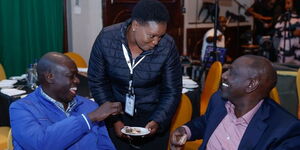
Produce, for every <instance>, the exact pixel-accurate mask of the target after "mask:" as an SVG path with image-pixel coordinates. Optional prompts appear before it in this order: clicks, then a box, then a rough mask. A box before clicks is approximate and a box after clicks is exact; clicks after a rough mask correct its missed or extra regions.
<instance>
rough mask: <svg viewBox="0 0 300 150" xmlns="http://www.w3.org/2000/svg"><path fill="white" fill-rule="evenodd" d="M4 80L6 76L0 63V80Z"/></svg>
mask: <svg viewBox="0 0 300 150" xmlns="http://www.w3.org/2000/svg"><path fill="white" fill-rule="evenodd" d="M4 79H6V74H5V70H4V68H3V66H2V64H1V63H0V80H4Z"/></svg>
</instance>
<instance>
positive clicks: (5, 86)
mask: <svg viewBox="0 0 300 150" xmlns="http://www.w3.org/2000/svg"><path fill="white" fill-rule="evenodd" d="M13 87H14V85H11V84H0V88H2V89H4V88H13Z"/></svg>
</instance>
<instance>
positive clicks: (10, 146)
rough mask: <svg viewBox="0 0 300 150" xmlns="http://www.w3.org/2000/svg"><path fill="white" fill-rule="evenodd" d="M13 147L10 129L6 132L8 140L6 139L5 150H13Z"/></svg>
mask: <svg viewBox="0 0 300 150" xmlns="http://www.w3.org/2000/svg"><path fill="white" fill-rule="evenodd" d="M13 149H14V146H13V143H12V135H11V129H10V130H9V132H8V138H7V150H13Z"/></svg>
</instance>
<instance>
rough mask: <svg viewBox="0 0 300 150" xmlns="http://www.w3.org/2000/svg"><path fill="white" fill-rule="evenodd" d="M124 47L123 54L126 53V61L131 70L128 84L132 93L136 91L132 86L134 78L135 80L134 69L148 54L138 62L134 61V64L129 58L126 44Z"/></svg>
mask: <svg viewBox="0 0 300 150" xmlns="http://www.w3.org/2000/svg"><path fill="white" fill-rule="evenodd" d="M122 48H123V54H124V57H125V60H126V63H127V65H128V68H129V71H130V79H129V86H128V90H129V92H130V94H134V91H133V87H132V80H133V69H134V68H135V67H136V66H137V65H138V64H139V63H140V62H141V61H142V60H143V59H144V58H145V57H146V55H144V56H143V57H142V58H141V59H140V60H139V61H138V62H136V63H135V62H134V61H132V64H131V61H130V58H129V54H128V51H127V49H126V47H125V46H124V44H122Z"/></svg>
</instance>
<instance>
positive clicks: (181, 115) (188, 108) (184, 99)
mask: <svg viewBox="0 0 300 150" xmlns="http://www.w3.org/2000/svg"><path fill="white" fill-rule="evenodd" d="M192 112H193V110H192V103H191V100H190V99H189V97H188V96H187V95H185V94H182V95H181V100H180V102H179V104H178V107H177V110H176V113H175V115H174V117H173V119H172V122H171V127H170V132H173V131H174V130H175V129H176V128H178V127H180V126H181V125H183V124H185V123H187V122H188V121H190V120H191V118H192ZM169 145H170V144H169ZM169 145H168V150H169V149H170V148H169Z"/></svg>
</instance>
